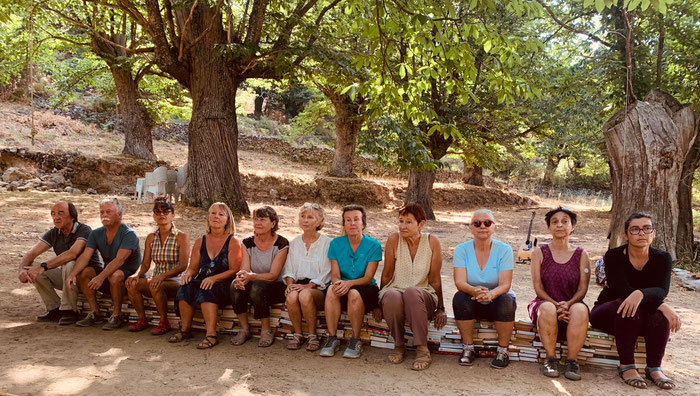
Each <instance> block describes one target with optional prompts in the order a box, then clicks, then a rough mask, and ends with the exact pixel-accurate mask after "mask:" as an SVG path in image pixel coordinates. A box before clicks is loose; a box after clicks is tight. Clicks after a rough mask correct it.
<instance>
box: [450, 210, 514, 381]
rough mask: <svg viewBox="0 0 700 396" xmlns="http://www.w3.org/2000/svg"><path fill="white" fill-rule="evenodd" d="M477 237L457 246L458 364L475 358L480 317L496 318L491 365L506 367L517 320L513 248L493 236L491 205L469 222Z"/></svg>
mask: <svg viewBox="0 0 700 396" xmlns="http://www.w3.org/2000/svg"><path fill="white" fill-rule="evenodd" d="M469 230H470V231H471V233H472V235H473V236H474V239H473V240H471V241H467V242H463V243H460V244H459V245H457V247H455V250H454V264H453V265H454V280H455V285H456V286H457V289H458V291H457V293H456V294H455V296H454V298H453V299H452V308H453V310H454V314H455V320H456V321H457V327H458V328H459V333H460V335H461V336H462V343H463V344H464V346H463V350H462V355H461V356H460V358H459V364H461V365H463V366H471V365H472V364H473V363H474V359H475V358H476V351H475V350H474V335H473V330H474V323H475V321H476V320H477V319H479V320H488V321H494V322H495V325H496V331H497V333H498V349H497V350H496V356H495V357H494V358H493V360H491V367H494V368H505V367H507V366H508V363H509V360H510V358H509V356H508V344H509V342H510V337H511V335H512V333H513V325H514V323H515V308H516V304H515V293H513V289H511V282H512V280H513V249H512V248H511V247H510V246H509V245H508V244H506V243H503V242H501V241H499V240H496V239H493V238H492V237H491V236H492V235H493V233H494V232H496V219H495V217H494V215H493V213H492V212H491V211H490V210H488V209H479V210H476V211H475V212H474V214H473V215H472V219H471V221H470V222H469Z"/></svg>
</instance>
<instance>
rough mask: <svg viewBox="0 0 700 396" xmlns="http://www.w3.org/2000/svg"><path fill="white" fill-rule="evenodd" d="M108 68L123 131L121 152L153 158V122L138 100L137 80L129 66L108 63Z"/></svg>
mask: <svg viewBox="0 0 700 396" xmlns="http://www.w3.org/2000/svg"><path fill="white" fill-rule="evenodd" d="M109 69H110V71H111V72H112V77H113V78H114V86H115V87H116V90H117V98H118V99H119V114H120V116H121V130H122V132H123V133H124V150H122V152H123V153H124V154H130V155H133V156H135V157H138V158H143V159H146V160H155V159H156V155H155V154H154V153H153V139H152V137H151V129H152V128H153V124H152V122H151V118H150V116H149V115H148V111H146V107H145V106H144V105H143V103H141V102H140V101H139V87H138V82H136V81H135V80H134V77H133V76H132V74H131V69H129V68H123V67H120V66H119V65H114V64H110V66H109Z"/></svg>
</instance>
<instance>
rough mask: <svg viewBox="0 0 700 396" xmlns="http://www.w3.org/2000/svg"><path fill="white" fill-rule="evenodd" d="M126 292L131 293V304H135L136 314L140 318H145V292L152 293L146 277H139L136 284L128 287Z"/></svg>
mask: <svg viewBox="0 0 700 396" xmlns="http://www.w3.org/2000/svg"><path fill="white" fill-rule="evenodd" d="M126 292H127V294H128V295H129V301H131V305H133V306H134V310H136V314H137V315H138V316H139V318H145V317H146V310H145V309H144V308H143V294H145V293H149V294H147V295H150V292H149V291H148V281H147V280H146V278H140V279H138V280H137V281H136V283H135V284H133V285H132V286H131V287H127V288H126Z"/></svg>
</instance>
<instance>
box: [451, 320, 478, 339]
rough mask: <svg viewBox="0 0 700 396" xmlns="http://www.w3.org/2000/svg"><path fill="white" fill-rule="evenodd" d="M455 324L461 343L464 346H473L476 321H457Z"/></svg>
mask: <svg viewBox="0 0 700 396" xmlns="http://www.w3.org/2000/svg"><path fill="white" fill-rule="evenodd" d="M456 322H457V328H459V334H460V335H461V336H462V343H463V344H464V345H472V344H474V322H476V320H473V319H472V320H457V321H456Z"/></svg>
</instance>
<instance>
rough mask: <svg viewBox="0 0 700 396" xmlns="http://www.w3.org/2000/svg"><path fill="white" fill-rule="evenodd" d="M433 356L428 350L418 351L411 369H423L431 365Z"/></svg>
mask: <svg viewBox="0 0 700 396" xmlns="http://www.w3.org/2000/svg"><path fill="white" fill-rule="evenodd" d="M431 363H433V358H432V357H431V356H430V352H428V351H418V350H417V351H416V359H415V360H414V361H413V363H411V370H416V371H421V370H425V369H427V368H428V367H430V364H431Z"/></svg>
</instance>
